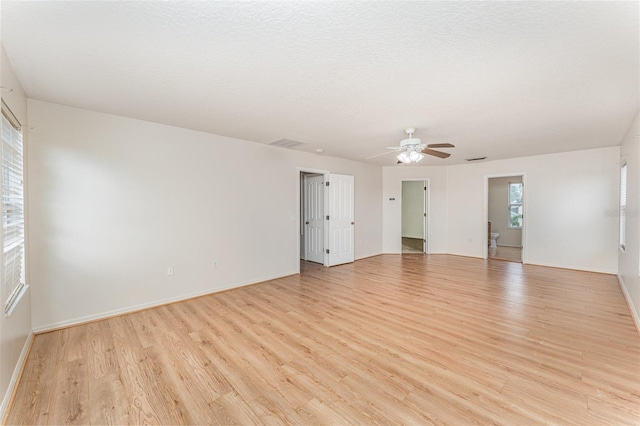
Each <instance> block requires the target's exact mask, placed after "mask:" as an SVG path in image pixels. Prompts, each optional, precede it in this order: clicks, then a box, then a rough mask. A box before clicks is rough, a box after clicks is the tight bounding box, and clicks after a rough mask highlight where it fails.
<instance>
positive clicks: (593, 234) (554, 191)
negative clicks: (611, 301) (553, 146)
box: [447, 147, 620, 273]
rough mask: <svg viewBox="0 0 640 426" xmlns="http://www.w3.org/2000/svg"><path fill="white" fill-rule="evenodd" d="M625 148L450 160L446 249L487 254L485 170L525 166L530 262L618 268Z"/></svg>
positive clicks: (517, 171)
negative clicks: (622, 152)
mask: <svg viewBox="0 0 640 426" xmlns="http://www.w3.org/2000/svg"><path fill="white" fill-rule="evenodd" d="M619 152H620V148H619V147H610V148H600V149H591V150H583V151H572V152H565V153H559V154H549V155H538V156H532V157H523V158H514V159H509V160H500V161H488V162H482V163H475V164H464V165H457V166H451V167H449V168H448V182H447V189H448V190H447V194H448V209H447V211H448V226H447V238H448V252H449V253H452V254H459V255H464V256H474V257H482V256H483V253H484V250H485V247H486V236H485V235H486V234H485V233H486V229H487V223H486V215H485V212H486V206H485V199H484V198H485V192H484V191H485V177H486V176H490V175H496V174H502V175H507V174H508V175H511V174H514V175H515V174H521V173H522V172H523V173H524V174H525V176H524V179H523V180H524V182H525V188H524V191H525V197H526V201H525V212H524V214H525V222H524V224H525V229H524V230H523V236H522V237H523V241H524V245H525V251H524V253H523V259H524V260H525V261H526V263H534V264H539V265H546V266H557V267H562V268H572V269H582V270H587V271H598V272H606V273H616V272H617V269H618V265H617V263H618V261H617V248H616V247H617V237H616V232H617V231H616V230H617V226H618V224H617V220H616V219H615V218H611V217H610V215H609V214H607V213H608V212H609V211H610V210H611V209H615V208H616V206H617V204H618V196H617V193H618V186H619V185H618V178H617V176H618V171H617V170H618V162H619V159H618V156H619Z"/></svg>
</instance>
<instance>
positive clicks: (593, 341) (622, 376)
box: [7, 255, 640, 425]
mask: <svg viewBox="0 0 640 426" xmlns="http://www.w3.org/2000/svg"><path fill="white" fill-rule="evenodd" d="M301 268H302V273H301V274H300V275H293V276H288V277H284V278H281V279H277V280H272V281H268V282H265V283H261V284H258V285H254V286H248V287H243V288H239V289H235V290H231V291H226V292H222V293H217V294H212V295H208V296H204V297H199V298H196V299H191V300H187V301H184V302H179V303H175V304H171V305H166V306H162V307H158V308H154V309H150V310H145V311H140V312H136V313H132V314H128V315H123V316H120V317H115V318H110V319H107V320H103V321H98V322H94V323H90V324H86V325H82V326H76V327H71V328H68V329H63V330H58V331H54V332H51V333H45V334H41V335H38V336H36V337H35V339H34V342H33V346H32V349H31V351H30V353H29V356H28V358H27V361H26V364H25V368H24V373H23V376H22V379H21V382H20V383H19V385H18V387H17V390H16V394H15V398H14V402H13V405H12V407H10V411H9V414H8V417H7V423H8V424H61V423H69V424H73V423H78V424H79V423H82V424H89V423H92V424H240V425H247V424H277V425H289V424H421V425H422V424H504V425H514V424H549V423H554V424H582V425H590V424H593V425H601V424H612V425H614V424H640V336H639V335H638V333H637V330H636V329H635V326H634V323H633V320H632V318H631V315H630V313H629V311H628V308H627V305H626V302H625V300H624V297H623V295H622V292H621V290H620V288H619V285H618V283H617V280H616V278H615V276H611V275H606V274H596V273H589V272H582V271H570V270H562V269H554V268H545V267H541V266H535V265H522V264H520V263H512V262H503V261H496V260H481V259H472V258H464V257H456V256H447V255H409V256H398V255H382V256H376V257H372V258H368V259H363V260H360V261H357V262H355V263H353V264H349V265H342V266H338V267H333V268H324V267H322V266H320V265H316V264H312V263H306V262H302V264H301Z"/></svg>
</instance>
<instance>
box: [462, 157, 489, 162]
mask: <svg viewBox="0 0 640 426" xmlns="http://www.w3.org/2000/svg"><path fill="white" fill-rule="evenodd" d="M486 159H487V157H478V158H465V160H466V161H480V160H486Z"/></svg>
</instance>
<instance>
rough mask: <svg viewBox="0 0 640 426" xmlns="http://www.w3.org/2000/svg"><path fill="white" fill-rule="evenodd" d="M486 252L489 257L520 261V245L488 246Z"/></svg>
mask: <svg viewBox="0 0 640 426" xmlns="http://www.w3.org/2000/svg"><path fill="white" fill-rule="evenodd" d="M488 254H489V257H490V258H491V259H498V260H506V261H509V262H522V247H506V246H498V247H496V248H491V247H489V252H488Z"/></svg>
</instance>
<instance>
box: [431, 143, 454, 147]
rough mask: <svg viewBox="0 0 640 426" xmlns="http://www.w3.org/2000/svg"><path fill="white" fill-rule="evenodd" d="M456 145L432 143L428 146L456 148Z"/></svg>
mask: <svg viewBox="0 0 640 426" xmlns="http://www.w3.org/2000/svg"><path fill="white" fill-rule="evenodd" d="M455 147H456V146H455V145H452V144H450V143H430V144H429V145H427V148H455Z"/></svg>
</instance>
